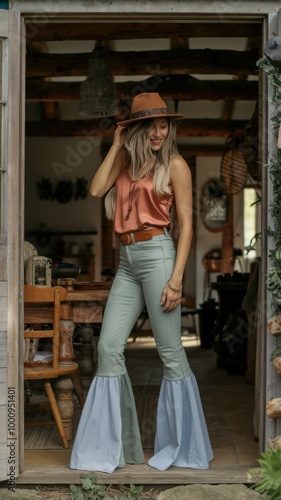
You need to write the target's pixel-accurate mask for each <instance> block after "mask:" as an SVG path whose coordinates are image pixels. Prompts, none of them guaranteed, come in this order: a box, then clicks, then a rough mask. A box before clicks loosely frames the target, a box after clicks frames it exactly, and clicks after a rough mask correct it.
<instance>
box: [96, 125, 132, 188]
mask: <svg viewBox="0 0 281 500" xmlns="http://www.w3.org/2000/svg"><path fill="white" fill-rule="evenodd" d="M124 131H125V127H122V126H120V125H118V126H117V128H116V130H115V132H114V139H113V144H112V146H111V148H110V150H109V151H108V153H107V155H106V157H105V159H104V160H103V162H102V163H101V165H100V166H99V168H98V170H97V172H96V173H95V175H94V177H93V179H92V182H91V186H90V193H91V195H92V196H97V197H101V196H103V195H104V194H105V193H107V191H109V189H110V188H111V187H112V186H113V185H114V183H115V181H116V179H117V177H118V175H119V174H120V172H121V170H122V168H123V166H124V163H125V151H124V148H123V143H124V139H125V133H124Z"/></svg>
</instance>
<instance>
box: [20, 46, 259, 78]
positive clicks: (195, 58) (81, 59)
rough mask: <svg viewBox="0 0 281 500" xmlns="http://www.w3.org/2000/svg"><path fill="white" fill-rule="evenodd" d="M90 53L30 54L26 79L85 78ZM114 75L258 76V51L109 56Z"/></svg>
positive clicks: (205, 51) (119, 54)
mask: <svg viewBox="0 0 281 500" xmlns="http://www.w3.org/2000/svg"><path fill="white" fill-rule="evenodd" d="M89 56H90V54H89V53H86V54H85V53H83V54H82V53H77V54H27V56H26V76H27V77H58V76H86V75H87V73H88V61H89ZM107 57H108V60H109V62H110V65H111V70H112V74H113V75H121V76H123V75H155V74H158V75H165V76H167V75H169V74H174V75H189V74H202V75H208V74H214V75H216V74H225V75H240V74H249V75H257V72H258V70H257V67H256V61H257V60H258V51H257V50H249V51H236V50H213V49H194V50H184V49H179V50H161V51H160V50H151V51H145V52H142V51H139V52H114V51H109V52H107Z"/></svg>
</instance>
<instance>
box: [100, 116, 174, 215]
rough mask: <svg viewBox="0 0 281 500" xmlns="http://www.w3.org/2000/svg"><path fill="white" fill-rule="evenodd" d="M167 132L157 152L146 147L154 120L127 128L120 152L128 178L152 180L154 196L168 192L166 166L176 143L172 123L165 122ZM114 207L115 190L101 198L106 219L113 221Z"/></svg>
mask: <svg viewBox="0 0 281 500" xmlns="http://www.w3.org/2000/svg"><path fill="white" fill-rule="evenodd" d="M167 120H168V126H169V131H168V134H167V136H166V138H165V141H164V143H163V145H162V147H161V149H159V151H153V150H152V149H151V147H150V140H149V135H148V131H149V129H150V128H151V127H152V125H153V122H154V119H153V118H152V119H145V120H140V121H138V122H135V123H133V124H131V125H129V126H128V128H127V130H126V138H125V141H124V148H125V151H126V156H127V159H126V165H129V168H130V175H131V177H132V179H133V180H134V181H135V180H137V179H140V178H141V177H145V176H149V175H152V176H153V183H154V189H155V192H156V194H157V195H159V196H160V195H162V194H165V193H169V192H170V187H169V183H170V166H171V160H172V157H173V156H175V155H177V154H178V148H177V143H176V122H175V121H174V120H171V119H170V118H167ZM115 205H116V190H115V186H113V188H111V190H110V191H109V192H108V194H107V196H106V198H105V212H106V216H107V218H108V219H113V218H114V213H115Z"/></svg>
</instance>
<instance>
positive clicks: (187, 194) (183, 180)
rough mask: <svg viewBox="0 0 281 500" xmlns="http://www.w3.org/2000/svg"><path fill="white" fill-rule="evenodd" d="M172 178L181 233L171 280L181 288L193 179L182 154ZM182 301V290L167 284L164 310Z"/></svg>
mask: <svg viewBox="0 0 281 500" xmlns="http://www.w3.org/2000/svg"><path fill="white" fill-rule="evenodd" d="M170 179H171V184H172V188H173V192H174V196H175V205H176V211H177V218H178V224H179V233H180V234H179V240H178V246H177V256H176V261H175V266H174V270H173V273H172V276H170V281H171V284H172V285H173V286H174V287H175V288H180V287H181V285H182V280H183V274H184V269H185V266H186V261H187V258H188V254H189V250H190V246H191V241H192V180H191V173H190V170H189V167H188V165H187V163H186V162H185V161H184V159H183V158H182V157H181V156H176V157H174V159H173V160H172V164H171V174H170ZM180 302H181V292H176V291H175V290H172V289H171V288H170V286H169V285H166V287H165V289H164V290H163V295H162V302H161V303H162V305H163V304H164V308H163V311H171V310H173V309H175V307H177V306H178V305H179V303H180Z"/></svg>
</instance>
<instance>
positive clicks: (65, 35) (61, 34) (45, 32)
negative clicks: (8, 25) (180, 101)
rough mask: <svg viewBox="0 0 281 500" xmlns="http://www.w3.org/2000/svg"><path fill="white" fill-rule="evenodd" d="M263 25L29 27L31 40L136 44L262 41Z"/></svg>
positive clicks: (115, 24)
mask: <svg viewBox="0 0 281 500" xmlns="http://www.w3.org/2000/svg"><path fill="white" fill-rule="evenodd" d="M261 31H262V24H261V23H260V22H259V23H240V22H236V23H235V22H231V23H230V22H229V23H228V22H225V21H224V22H220V23H217V22H214V23H202V22H194V21H192V22H189V23H188V22H187V23H172V22H171V23H165V22H164V23H159V22H157V23H132V22H129V23H124V22H122V29H120V21H119V22H116V23H87V22H85V23H51V22H47V23H46V24H43V23H41V24H40V26H38V24H36V23H27V25H26V34H27V40H32V41H65V40H93V41H94V40H97V39H100V40H132V39H144V38H148V39H149V38H150V39H155V38H173V37H178V38H193V37H196V38H199V37H200V38H201V37H203V38H204V37H206V38H213V37H216V38H217V37H223V38H231V37H232V38H233V37H239V38H240V37H244V38H258V37H261Z"/></svg>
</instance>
